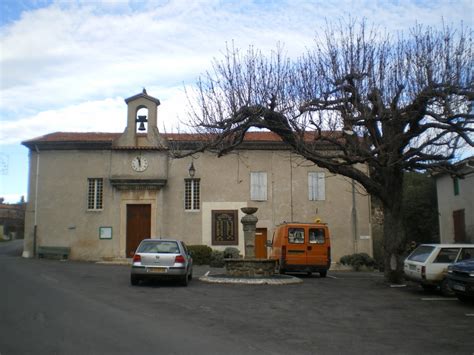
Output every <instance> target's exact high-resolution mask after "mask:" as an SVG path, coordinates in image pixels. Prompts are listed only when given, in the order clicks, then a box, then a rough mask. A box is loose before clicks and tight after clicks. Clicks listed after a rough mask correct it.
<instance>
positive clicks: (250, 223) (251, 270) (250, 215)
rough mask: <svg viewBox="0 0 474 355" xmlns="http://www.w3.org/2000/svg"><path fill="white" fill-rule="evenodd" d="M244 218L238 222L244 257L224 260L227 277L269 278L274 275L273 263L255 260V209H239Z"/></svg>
mask: <svg viewBox="0 0 474 355" xmlns="http://www.w3.org/2000/svg"><path fill="white" fill-rule="evenodd" d="M240 210H241V211H242V212H243V213H245V216H243V217H242V219H241V220H240V222H241V223H242V224H243V227H244V228H243V229H244V243H245V255H244V258H243V259H226V260H225V266H226V271H227V275H229V276H234V277H271V276H273V275H274V273H275V261H274V260H269V259H257V258H255V229H256V226H257V222H258V218H257V217H256V216H254V213H255V212H257V210H258V208H257V207H243V208H241V209H240Z"/></svg>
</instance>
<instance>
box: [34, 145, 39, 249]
mask: <svg viewBox="0 0 474 355" xmlns="http://www.w3.org/2000/svg"><path fill="white" fill-rule="evenodd" d="M35 150H36V187H35V218H34V219H35V224H34V227H33V228H34V229H33V257H35V256H36V241H37V231H38V184H39V167H40V151H39V149H38V146H37V145H35Z"/></svg>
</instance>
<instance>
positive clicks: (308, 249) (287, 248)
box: [269, 223, 331, 277]
mask: <svg viewBox="0 0 474 355" xmlns="http://www.w3.org/2000/svg"><path fill="white" fill-rule="evenodd" d="M271 248H272V250H271V253H270V257H269V258H270V259H273V260H276V264H277V272H279V273H281V274H283V273H285V272H287V271H302V272H307V273H308V275H310V274H311V273H312V272H318V273H319V275H321V277H326V275H327V272H328V270H329V267H330V266H331V242H330V238H329V228H328V226H327V225H326V224H325V223H283V224H281V225H279V226H277V227H276V229H275V232H274V233H273V239H272V244H271Z"/></svg>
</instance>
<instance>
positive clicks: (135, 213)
mask: <svg viewBox="0 0 474 355" xmlns="http://www.w3.org/2000/svg"><path fill="white" fill-rule="evenodd" d="M150 235H151V205H127V247H126V257H128V258H131V257H132V256H133V254H135V250H137V247H138V244H140V242H141V241H142V240H143V239H146V238H150Z"/></svg>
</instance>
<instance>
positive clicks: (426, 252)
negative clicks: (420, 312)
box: [404, 244, 474, 295]
mask: <svg viewBox="0 0 474 355" xmlns="http://www.w3.org/2000/svg"><path fill="white" fill-rule="evenodd" d="M469 259H474V244H421V245H419V246H418V247H417V248H416V249H415V250H413V252H412V253H411V254H410V255H408V257H407V258H406V259H405V264H404V272H405V278H406V279H408V280H411V281H415V282H417V283H419V284H421V286H422V287H423V288H424V289H425V290H433V289H435V288H436V287H440V289H441V292H442V293H443V294H446V295H447V294H451V290H450V288H449V285H448V280H447V275H448V266H449V265H450V264H452V263H455V262H458V261H464V260H469Z"/></svg>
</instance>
